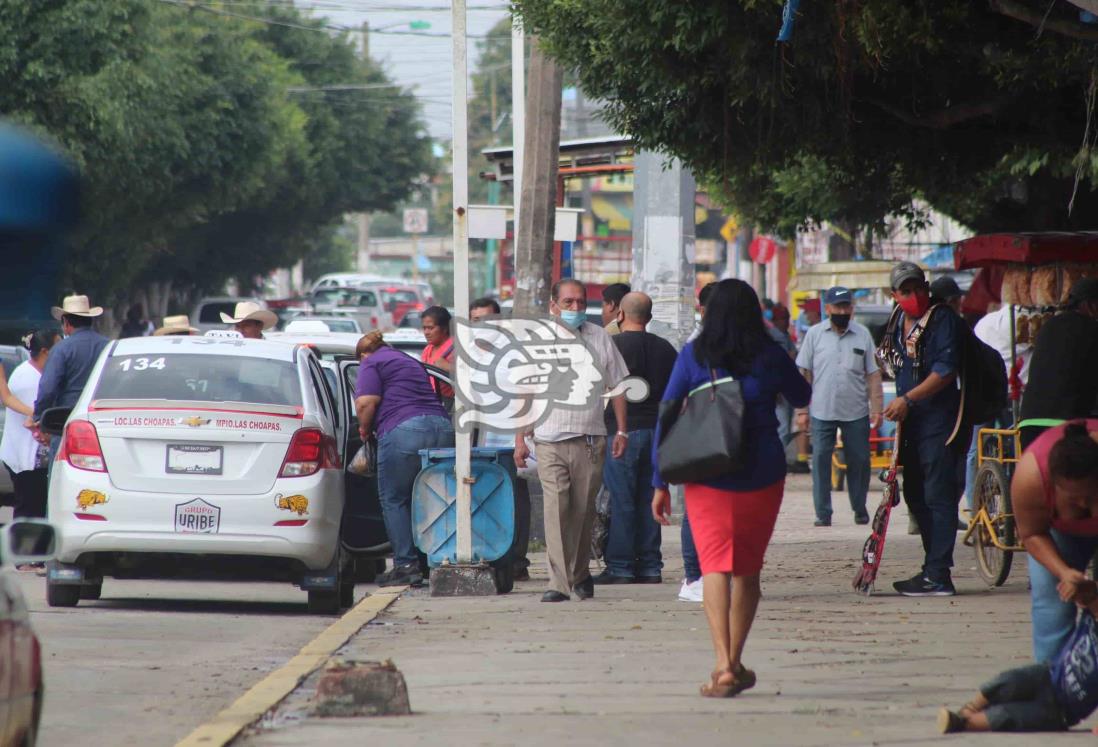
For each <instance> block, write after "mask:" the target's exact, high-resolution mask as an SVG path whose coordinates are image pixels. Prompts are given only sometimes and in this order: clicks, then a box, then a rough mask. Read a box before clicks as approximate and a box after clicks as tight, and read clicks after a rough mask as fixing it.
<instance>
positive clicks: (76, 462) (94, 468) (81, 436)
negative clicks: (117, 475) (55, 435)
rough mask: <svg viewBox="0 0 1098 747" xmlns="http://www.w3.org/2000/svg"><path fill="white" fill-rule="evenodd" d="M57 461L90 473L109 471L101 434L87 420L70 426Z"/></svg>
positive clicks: (72, 423)
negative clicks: (104, 457)
mask: <svg viewBox="0 0 1098 747" xmlns="http://www.w3.org/2000/svg"><path fill="white" fill-rule="evenodd" d="M57 460H58V461H64V462H68V463H69V464H71V465H72V466H73V467H76V468H77V469H83V470H87V471H89V472H106V471H107V462H106V460H104V459H103V449H102V448H101V447H100V446H99V434H98V433H97V432H96V430H95V426H94V425H92V424H91V423H90V422H88V421H87V420H74V421H72V422H71V423H69V424H68V426H67V427H66V428H65V436H64V438H62V439H61V448H60V450H59V452H58V454H57Z"/></svg>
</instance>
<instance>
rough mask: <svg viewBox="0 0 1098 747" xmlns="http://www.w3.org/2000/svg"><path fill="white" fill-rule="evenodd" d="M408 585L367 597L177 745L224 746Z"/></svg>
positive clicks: (319, 665)
mask: <svg viewBox="0 0 1098 747" xmlns="http://www.w3.org/2000/svg"><path fill="white" fill-rule="evenodd" d="M407 588H408V587H406V586H397V587H393V588H392V589H391V590H386V591H381V592H377V593H375V594H372V595H370V596H368V597H366V598H364V599H363V600H362V601H361V602H359V603H358V604H357V605H355V606H354V607H352V608H351V609H350V610H348V611H347V612H346V613H345V614H344V615H343V617H341V618H339V619H338V620H336V621H335V622H334V623H332V624H331V625H329V626H328V628H327V629H325V630H324V631H323V632H321V634H320V635H318V636H317V637H316V638H314V639H313V640H311V641H310V642H309V643H306V644H305V646H304V647H303V648H302V649H301V650H300V651H299V652H298V653H297V655H295V656H294V657H293V658H292V659H290V660H289V661H288V662H286V663H285V664H283V665H282V666H281V667H279V668H278V669H276V670H275V671H273V672H271V673H270V674H268V675H267V676H266V677H264V678H263V679H262V680H260V681H259V682H257V683H256V684H255V685H253V686H252V687H251V688H250V689H249V690H248V691H247V692H246V693H244V694H243V695H241V696H240V697H239V698H237V699H236V701H234V702H233V704H232V705H230V706H229V707H228V708H226V709H224V710H223V711H221V712H220V713H218V714H217V715H216V716H214V717H213V718H212V719H210V720H209V721H207V722H206V723H204V724H202V725H201V726H199V727H198V728H197V729H195V730H194V731H192V732H191V733H190V734H188V735H187V736H185V737H183V739H181V740H179V741H178V742H177V743H176V746H175V747H224V745H226V744H228V743H229V742H231V741H232V740H233V739H235V738H236V737H237V735H239V734H240V732H242V731H243V730H244V729H246V728H247V727H248V726H250V725H252V724H253V723H255V722H256V721H258V720H259V719H260V718H261V717H262V716H263V714H264V713H266V712H267V711H269V710H270V709H271V708H273V707H275V706H276V705H278V704H279V703H280V702H281V701H282V699H283V698H285V697H286V696H287V695H289V694H290V693H292V692H293V691H294V689H295V688H296V687H297V686H298V685H300V684H301V683H302V682H303V681H304V680H305V678H306V677H308V676H309V675H310V674H312V673H313V672H315V671H316V670H317V669H319V668H320V667H321V666H323V665H324V663H325V662H326V661H327V660H328V657H330V656H331V655H332V654H333V653H335V652H336V651H337V650H339V649H340V648H341V647H342V646H343V645H344V644H345V643H347V641H349V640H350V639H351V636H353V635H354V634H355V633H357V632H358V631H359V630H361V629H362V627H363V626H364V625H366V623H368V622H370V621H371V620H373V619H374V618H375V617H377V616H378V615H379V614H380V613H381V612H382V611H384V610H385V608H387V607H388V606H389V605H390V604H392V603H393V602H395V601H396V600H397V599H399V598H400V595H401V594H403V593H404V591H405V590H407Z"/></svg>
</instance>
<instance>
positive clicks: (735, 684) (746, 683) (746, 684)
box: [700, 664, 758, 698]
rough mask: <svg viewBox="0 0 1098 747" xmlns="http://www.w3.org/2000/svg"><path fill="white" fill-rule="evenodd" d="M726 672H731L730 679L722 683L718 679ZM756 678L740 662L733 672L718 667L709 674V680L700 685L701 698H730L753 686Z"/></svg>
mask: <svg viewBox="0 0 1098 747" xmlns="http://www.w3.org/2000/svg"><path fill="white" fill-rule="evenodd" d="M726 674H732V681H731V682H728V683H724V684H722V683H721V682H720V679H721V677H723V676H724V675H726ZM757 679H758V678H757V677H756V676H755V673H754V672H753V671H751V670H750V669H747V668H746V667H744V666H743V665H742V664H741V665H740V666H739V667H737V669H736V671H735V673H731V672H729V670H727V669H718V670H716V671H715V672H713V673H712V674H711V675H710V679H709V682H707V683H705V684H704V685H702V686H701V688H700V692H701V695H702V697H703V698H731V697H734V696H736V695H739V694H740V693H742V692H743V691H744V690H750V689H751V688H753V687H754V686H755V683H756V681H757Z"/></svg>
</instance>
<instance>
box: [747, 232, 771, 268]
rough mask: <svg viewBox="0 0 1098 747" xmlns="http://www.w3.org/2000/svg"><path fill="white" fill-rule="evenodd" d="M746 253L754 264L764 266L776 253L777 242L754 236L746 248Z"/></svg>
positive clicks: (768, 238) (767, 237)
mask: <svg viewBox="0 0 1098 747" xmlns="http://www.w3.org/2000/svg"><path fill="white" fill-rule="evenodd" d="M747 253H748V255H750V257H751V259H753V260H754V261H755V262H758V263H759V264H760V265H765V264H766V263H767V262H769V261H770V260H772V259H774V255H775V254H777V253H778V242H777V241H774V239H772V238H770V237H769V236H756V237H755V239H754V240H753V241H752V242H751V245H750V246H749V247H747Z"/></svg>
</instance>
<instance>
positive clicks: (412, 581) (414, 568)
mask: <svg viewBox="0 0 1098 747" xmlns="http://www.w3.org/2000/svg"><path fill="white" fill-rule="evenodd" d="M377 585H378V586H423V574H422V573H420V572H419V566H418V565H417V564H415V563H410V564H408V565H398V566H397V567H396V568H394V569H393V570H391V571H386V572H385V573H382V574H381V575H379V576H378V577H377Z"/></svg>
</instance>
